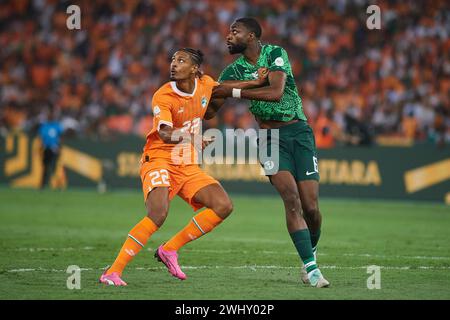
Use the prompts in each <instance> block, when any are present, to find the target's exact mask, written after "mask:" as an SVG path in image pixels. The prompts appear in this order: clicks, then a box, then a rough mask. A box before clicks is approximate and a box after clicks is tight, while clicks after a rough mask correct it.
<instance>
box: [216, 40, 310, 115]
mask: <svg viewBox="0 0 450 320" xmlns="http://www.w3.org/2000/svg"><path fill="white" fill-rule="evenodd" d="M261 67H266V68H268V69H269V71H283V72H284V73H286V75H287V78H286V85H285V87H284V92H283V96H282V98H281V100H280V101H279V102H271V101H258V100H251V105H250V111H251V112H252V113H253V114H254V115H255V116H256V117H257V118H259V119H261V120H277V121H290V120H294V119H300V120H305V121H306V116H305V114H304V112H303V107H302V99H301V98H300V96H299V94H298V91H297V86H296V85H295V80H294V76H293V75H292V68H291V64H290V63H289V59H288V55H287V52H286V50H284V49H283V48H281V47H279V46H274V45H263V46H262V48H261V53H260V55H259V58H258V62H257V63H256V65H253V64H251V63H250V62H248V61H247V59H246V58H245V57H244V56H243V55H241V56H240V57H239V58H238V59H236V60H235V61H234V62H233V63H232V64H230V65H228V66H227V67H226V68H225V69H224V70H223V71H222V73H221V75H220V77H219V82H223V81H226V80H254V79H257V78H258V68H261Z"/></svg>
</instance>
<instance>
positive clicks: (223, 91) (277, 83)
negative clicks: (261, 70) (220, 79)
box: [213, 71, 287, 101]
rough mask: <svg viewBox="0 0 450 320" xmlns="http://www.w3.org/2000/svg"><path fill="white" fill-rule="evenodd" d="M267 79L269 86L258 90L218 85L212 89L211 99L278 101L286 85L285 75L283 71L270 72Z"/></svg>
mask: <svg viewBox="0 0 450 320" xmlns="http://www.w3.org/2000/svg"><path fill="white" fill-rule="evenodd" d="M268 78H269V85H267V86H264V87H260V88H252V89H245V88H244V89H242V88H239V87H230V86H229V85H220V86H218V87H216V88H214V91H213V97H214V98H228V97H234V98H242V99H250V100H262V101H280V100H281V97H282V96H283V92H284V87H285V85H286V78H287V76H286V73H285V72H283V71H271V72H269V75H268ZM233 82H239V81H233Z"/></svg>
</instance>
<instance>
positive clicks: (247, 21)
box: [236, 17, 262, 39]
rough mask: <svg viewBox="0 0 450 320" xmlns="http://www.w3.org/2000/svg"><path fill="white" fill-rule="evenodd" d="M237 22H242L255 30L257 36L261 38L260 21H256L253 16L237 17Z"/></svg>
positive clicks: (251, 29) (250, 29)
mask: <svg viewBox="0 0 450 320" xmlns="http://www.w3.org/2000/svg"><path fill="white" fill-rule="evenodd" d="M236 22H239V23H242V24H243V25H244V26H245V27H246V28H247V29H248V30H249V31H250V32H253V33H254V34H255V36H256V38H258V39H259V38H261V35H262V29H261V25H260V24H259V22H258V21H256V19H254V18H251V17H244V18H239V19H237V20H236Z"/></svg>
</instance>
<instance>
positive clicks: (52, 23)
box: [0, 0, 450, 146]
mask: <svg viewBox="0 0 450 320" xmlns="http://www.w3.org/2000/svg"><path fill="white" fill-rule="evenodd" d="M71 4H77V5H79V6H80V8H81V30H68V29H67V28H66V18H67V16H68V15H67V14H66V8H67V6H69V5H71ZM369 4H371V3H370V1H366V0H346V1H328V0H317V1H314V2H308V1H298V0H285V1H279V0H246V1H244V0H224V1H215V0H202V1H198V0H196V1H194V0H152V1H150V0H142V1H137V0H115V1H110V0H96V1H89V0H78V1H70V2H69V1H55V0H35V1H31V0H21V1H14V0H9V1H1V2H0V46H1V48H2V49H1V51H0V119H1V120H0V128H3V130H5V129H6V130H10V129H12V128H22V129H26V128H27V127H29V126H30V123H33V121H35V119H38V118H39V117H40V114H41V113H43V112H44V111H43V109H44V108H43V106H44V105H46V104H49V103H50V104H53V105H55V106H57V107H58V109H60V110H61V116H62V119H63V121H64V122H65V123H66V124H68V125H70V126H71V127H72V128H74V129H76V130H78V132H79V134H81V135H89V136H93V137H98V138H108V137H110V136H111V134H113V133H114V132H120V133H132V134H139V135H144V134H143V132H144V131H145V130H147V129H149V128H150V126H151V121H150V120H151V116H152V115H151V111H150V106H149V104H150V101H151V98H152V95H153V93H154V91H155V90H156V88H158V87H159V86H160V85H161V84H162V83H164V82H166V81H168V67H169V60H168V57H169V56H170V55H171V54H172V52H173V50H175V49H177V48H178V47H182V46H190V47H197V48H200V49H202V50H203V51H204V52H205V57H206V61H205V64H204V69H205V70H204V71H205V72H206V73H208V74H210V75H212V76H213V77H215V78H217V76H218V75H219V74H220V72H221V70H222V69H223V68H224V67H225V66H226V65H227V64H228V63H230V62H231V61H232V60H233V59H235V58H236V57H235V56H230V55H229V54H228V51H227V48H226V46H225V37H226V34H227V32H228V29H229V25H230V23H231V22H232V21H233V20H234V19H236V18H238V17H242V16H246V15H250V16H254V17H257V18H258V20H259V21H260V22H261V24H262V27H263V36H262V40H263V42H268V43H273V44H279V45H281V46H283V47H284V48H285V49H286V50H287V52H288V54H289V58H290V61H291V64H292V68H293V72H294V76H295V78H296V80H297V82H298V83H297V85H298V88H299V90H300V95H301V97H302V99H303V102H304V108H305V113H306V114H307V116H308V117H309V119H310V122H311V125H313V126H315V127H319V128H322V129H323V130H325V131H320V132H319V133H318V134H319V136H318V138H319V140H320V139H322V138H327V139H330V141H323V140H322V141H321V143H322V142H323V143H324V144H325V145H326V146H329V145H332V144H333V143H332V142H331V140H332V139H331V136H328V137H324V136H323V134H324V133H326V131H327V130H328V129H327V128H328V125H327V124H324V123H323V122H324V121H325V119H324V118H323V116H324V114H325V113H324V111H325V112H326V114H329V119H333V122H332V124H333V127H335V129H333V130H331V132H333V131H336V132H341V133H342V134H343V135H342V137H347V136H346V135H345V134H346V133H348V134H350V135H352V137H353V138H352V140H351V141H353V143H354V142H355V141H356V140H358V141H359V143H370V142H371V141H372V140H373V139H375V138H376V137H377V136H399V135H400V136H403V137H405V139H406V138H410V137H413V138H414V139H415V140H416V141H432V142H435V143H439V144H445V143H449V142H450V126H449V122H450V119H449V113H450V103H449V97H450V95H449V91H450V61H449V59H448V57H449V54H450V52H449V50H450V41H449V38H448V36H449V30H450V28H449V24H450V21H449V19H450V15H449V14H448V12H449V4H448V1H445V0H436V1H424V0H422V1H380V2H379V3H378V5H379V6H380V7H381V17H382V20H383V21H382V26H381V30H368V29H367V28H366V19H367V14H366V8H367V6H368V5H369ZM247 106H248V104H246V103H245V102H242V101H238V100H234V101H230V102H229V103H228V104H227V107H226V110H222V112H221V113H220V117H219V119H217V120H214V121H210V122H208V124H207V126H208V125H212V124H214V125H217V126H219V127H221V128H236V127H241V128H251V127H255V122H254V119H253V118H252V116H251V115H250V114H249V112H248V110H247V109H246V108H247ZM319 114H320V115H321V116H319ZM145 121H149V123H148V124H145ZM315 121H319V123H318V124H315V123H314V122H315ZM355 132H358V133H355ZM372 133H373V134H375V135H376V136H375V137H372V136H371V135H372ZM320 135H322V136H320ZM325 135H326V134H325ZM332 136H333V133H332ZM333 137H334V136H333ZM335 138H336V137H334V139H335ZM355 139H356V140H355ZM344 140H345V139H344ZM346 141H347V142H348V141H349V140H348V139H347V140H346Z"/></svg>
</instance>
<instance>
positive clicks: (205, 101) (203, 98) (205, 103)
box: [202, 96, 208, 108]
mask: <svg viewBox="0 0 450 320" xmlns="http://www.w3.org/2000/svg"><path fill="white" fill-rule="evenodd" d="M207 104H208V99H206V97H205V96H203V97H202V108H204V107H206V105H207Z"/></svg>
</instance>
